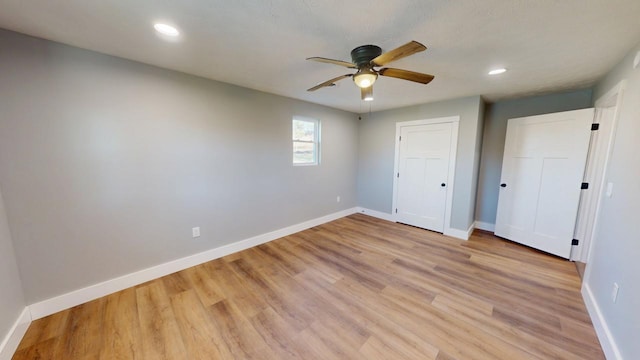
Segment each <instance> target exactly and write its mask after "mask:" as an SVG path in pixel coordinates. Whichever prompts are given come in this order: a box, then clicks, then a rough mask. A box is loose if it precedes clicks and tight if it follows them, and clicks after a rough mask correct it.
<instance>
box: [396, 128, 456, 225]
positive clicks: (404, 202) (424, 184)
mask: <svg viewBox="0 0 640 360" xmlns="http://www.w3.org/2000/svg"><path fill="white" fill-rule="evenodd" d="M452 131H453V124H452V123H436V124H428V125H414V126H403V127H402V128H401V131H400V149H399V150H400V151H399V155H398V160H399V166H398V183H397V184H398V185H397V187H398V188H397V191H398V193H397V202H396V213H397V215H396V221H398V222H401V223H405V224H409V225H414V226H418V227H421V228H425V229H429V230H433V231H439V232H443V231H444V218H445V210H446V204H447V186H449V184H447V179H448V174H449V162H450V161H449V160H450V156H451V141H452V139H451V136H452Z"/></svg>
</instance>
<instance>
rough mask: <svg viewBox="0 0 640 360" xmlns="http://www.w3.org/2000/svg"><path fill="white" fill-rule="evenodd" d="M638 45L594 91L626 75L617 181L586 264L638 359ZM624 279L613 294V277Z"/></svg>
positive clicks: (599, 299) (610, 321)
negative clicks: (613, 295) (613, 297)
mask: <svg viewBox="0 0 640 360" xmlns="http://www.w3.org/2000/svg"><path fill="white" fill-rule="evenodd" d="M638 50H640V46H638V47H636V48H635V50H633V51H631V52H630V53H629V55H628V56H627V57H626V58H625V59H624V60H623V61H622V62H621V63H620V64H619V65H618V66H617V67H615V68H614V69H613V70H612V71H611V72H610V73H609V74H608V75H607V76H606V77H605V79H604V80H602V81H601V82H600V83H599V84H598V85H597V87H596V88H595V91H594V97H593V98H594V100H597V99H598V98H600V97H601V96H602V95H603V94H605V93H606V92H607V91H609V90H610V89H612V88H613V87H614V86H615V85H616V84H617V83H618V82H619V81H621V80H623V79H626V80H627V83H626V90H625V93H624V98H623V104H622V106H621V108H620V109H619V112H620V113H619V114H620V115H619V118H618V126H617V130H616V135H615V143H614V146H613V152H612V154H611V158H610V160H609V164H608V174H607V178H606V179H605V182H612V183H613V184H614V188H613V196H612V197H611V198H607V197H604V198H603V200H602V203H601V210H600V216H599V218H598V223H597V234H596V236H595V239H594V240H593V244H592V248H591V249H592V250H591V254H590V261H589V263H588V264H587V267H588V268H587V277H586V278H585V284H586V286H588V287H589V288H590V289H591V291H592V293H593V295H594V297H595V301H596V303H597V305H598V307H599V308H600V311H601V312H602V315H603V317H604V319H605V321H606V322H607V325H608V326H609V330H611V334H612V335H613V337H614V338H615V341H616V343H617V345H618V347H619V349H620V350H621V352H622V357H623V358H624V359H640V342H638V334H640V309H639V305H640V303H639V301H640V281H639V280H638V274H640V261H638V259H640V235H639V234H640V222H639V221H638V216H639V215H640V186H639V185H638V184H640V161H639V160H638V154H640V141H639V140H638V139H639V137H640V100H639V99H640V69H636V70H632V68H633V65H632V64H633V58H634V56H635V54H636V51H638ZM614 282H617V283H618V284H619V285H620V290H619V293H618V300H617V302H616V303H615V304H614V303H613V301H612V300H611V291H612V288H613V283H614Z"/></svg>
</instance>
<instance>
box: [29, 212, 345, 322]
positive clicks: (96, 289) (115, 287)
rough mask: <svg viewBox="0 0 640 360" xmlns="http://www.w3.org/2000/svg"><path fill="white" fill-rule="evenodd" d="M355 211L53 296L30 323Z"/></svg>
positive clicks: (38, 305) (34, 309) (37, 307)
mask: <svg viewBox="0 0 640 360" xmlns="http://www.w3.org/2000/svg"><path fill="white" fill-rule="evenodd" d="M356 211H357V208H351V209H346V210H342V211H339V212H336V213H333V214H329V215H326V216H322V217H319V218H316V219H312V220H308V221H305V222H302V223H299V224H296V225H292V226H288V227H285V228H282V229H279V230H275V231H272V232H269V233H266V234H261V235H258V236H254V237H252V238H249V239H245V240H241V241H238V242H235V243H232V244H228V245H223V246H220V247H218V248H215V249H211V250H207V251H204V252H201V253H198V254H194V255H190V256H187V257H184V258H181V259H177V260H173V261H169V262H166V263H164V264H160V265H156V266H153V267H150V268H147V269H144V270H140V271H137V272H134V273H131V274H127V275H124V276H120V277H117V278H115V279H111V280H107V281H104V282H101V283H98V284H95V285H91V286H88V287H86V288H82V289H78V290H74V291H72V292H69V293H66V294H63V295H60V296H56V297H54V298H50V299H47V300H44V301H40V302H38V303H35V304H32V305H30V306H29V310H30V311H31V317H32V318H33V320H37V319H40V318H43V317H45V316H48V315H51V314H54V313H56V312H58V311H62V310H65V309H69V308H71V307H74V306H76V305H80V304H83V303H86V302H87V301H91V300H95V299H97V298H100V297H102V296H106V295H109V294H112V293H114V292H118V291H120V290H124V289H126V288H129V287H132V286H135V285H139V284H142V283H144V282H147V281H150V280H153V279H157V278H159V277H162V276H165V275H169V274H172V273H174V272H177V271H180V270H184V269H187V268H190V267H192V266H196V265H199V264H202V263H205V262H207V261H211V260H214V259H218V258H220V257H223V256H226V255H230V254H233V253H236V252H238V251H242V250H245V249H249V248H251V247H254V246H257V245H260V244H264V243H267V242H269V241H272V240H275V239H279V238H281V237H284V236H287V235H291V234H294V233H297V232H300V231H302V230H306V229H308V228H312V227H314V226H318V225H321V224H324V223H327V222H329V221H333V220H336V219H339V218H341V217H345V216H348V215H351V214H353V213H355V212H356Z"/></svg>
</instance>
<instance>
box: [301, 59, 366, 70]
mask: <svg viewBox="0 0 640 360" xmlns="http://www.w3.org/2000/svg"><path fill="white" fill-rule="evenodd" d="M307 60H312V61H318V62H322V63H327V64H334V65H340V66H344V67H348V68H350V69H356V66H355V65H354V64H353V63H350V62H347V61H342V60H333V59H327V58H323V57H317V56H316V57H310V58H307Z"/></svg>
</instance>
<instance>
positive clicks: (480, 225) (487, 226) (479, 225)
mask: <svg viewBox="0 0 640 360" xmlns="http://www.w3.org/2000/svg"><path fill="white" fill-rule="evenodd" d="M476 229H480V230H485V231H491V232H495V231H496V224H492V223H488V222H484V221H476Z"/></svg>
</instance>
